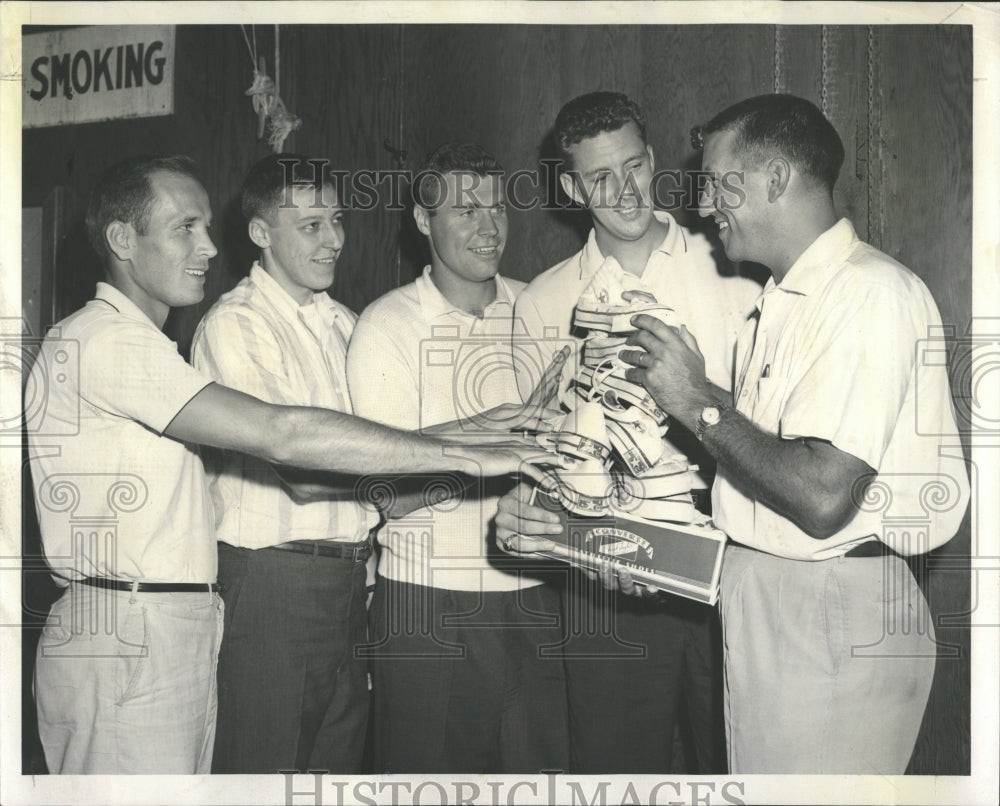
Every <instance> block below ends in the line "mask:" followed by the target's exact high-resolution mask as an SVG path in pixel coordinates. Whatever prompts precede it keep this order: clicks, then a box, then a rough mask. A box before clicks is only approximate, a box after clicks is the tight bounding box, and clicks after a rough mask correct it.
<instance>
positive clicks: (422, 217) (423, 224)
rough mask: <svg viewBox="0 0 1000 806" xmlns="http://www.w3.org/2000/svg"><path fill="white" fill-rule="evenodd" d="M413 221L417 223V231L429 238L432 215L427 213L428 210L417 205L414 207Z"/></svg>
mask: <svg viewBox="0 0 1000 806" xmlns="http://www.w3.org/2000/svg"><path fill="white" fill-rule="evenodd" d="M413 220H414V221H416V222H417V229H418V230H420V231H421V232H422V233H423V234H424V235H427V236H428V237H429V236H430V234H431V215H430V213H428V212H427V208H426V207H421V206H420V205H419V204H415V205H414V206H413Z"/></svg>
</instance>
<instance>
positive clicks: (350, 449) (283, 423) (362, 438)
mask: <svg viewBox="0 0 1000 806" xmlns="http://www.w3.org/2000/svg"><path fill="white" fill-rule="evenodd" d="M271 428H272V431H273V435H272V437H271V439H270V440H269V441H268V442H269V445H268V448H267V449H268V450H269V452H270V453H271V454H272V455H270V456H266V457H265V458H268V459H270V460H271V461H273V462H276V463H278V464H285V465H292V466H295V467H301V468H305V469H307V470H335V471H337V472H340V473H350V474H358V475H360V474H364V473H421V472H429V471H442V470H455V471H463V470H468V469H469V468H468V464H467V462H465V461H464V460H463V458H462V457H461V454H460V451H461V449H460V448H458V447H457V446H454V445H450V444H448V443H446V442H445V441H444V440H441V439H437V438H434V437H419V436H417V435H415V434H412V433H410V432H408V431H400V430H397V429H394V428H389V427H387V426H383V425H380V424H378V423H374V422H372V421H370V420H364V419H362V418H360V417H355V416H352V415H348V414H344V413H342V412H338V411H330V410H326V409H314V408H304V407H280V408H278V409H276V413H275V417H274V421H273V423H272V424H271Z"/></svg>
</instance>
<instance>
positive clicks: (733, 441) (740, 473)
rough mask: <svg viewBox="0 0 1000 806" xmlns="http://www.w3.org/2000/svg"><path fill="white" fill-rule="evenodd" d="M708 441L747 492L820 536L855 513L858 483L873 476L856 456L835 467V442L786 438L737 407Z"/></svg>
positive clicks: (710, 433) (711, 450)
mask: <svg viewBox="0 0 1000 806" xmlns="http://www.w3.org/2000/svg"><path fill="white" fill-rule="evenodd" d="M703 442H704V445H705V447H706V448H707V449H708V452H709V453H710V454H712V455H713V456H714V457H715V458H716V461H717V462H718V464H719V465H720V466H721V467H723V468H724V469H725V471H726V476H727V478H728V479H729V481H730V482H731V483H732V484H734V485H735V486H736V487H737V488H739V489H740V491H741V492H742V493H743V494H744V495H746V496H748V497H750V498H753V499H755V500H757V501H759V502H761V503H762V504H764V505H766V506H767V507H769V508H770V509H772V510H774V511H775V512H777V513H778V514H780V515H782V516H784V517H786V518H788V519H789V520H791V521H793V522H794V523H795V524H797V525H798V526H799V528H800V529H802V530H803V531H804V532H805V533H806V534H808V535H810V536H811V537H814V538H816V539H819V540H822V539H825V538H827V537H830V536H831V535H833V534H835V533H836V532H838V531H839V530H840V529H841V528H843V527H844V526H845V525H846V524H847V523H848V522H849V521H850V520H851V518H853V517H854V514H855V513H856V511H857V510H856V506H855V503H854V502H855V501H856V500H857V499H858V494H859V489H858V485H859V483H864V479H865V478H866V476H867V477H868V480H870V477H871V475H872V471H871V469H870V468H868V467H867V466H866V465H864V464H863V463H862V462H860V461H859V460H856V459H855V460H853V462H850V463H849V464H848V465H844V464H842V463H838V465H837V468H836V470H835V471H833V470H831V463H830V461H829V455H830V454H831V453H833V452H836V453H840V452H839V451H837V449H836V448H834V447H833V446H831V445H830V444H829V443H825V442H819V441H814V440H806V439H796V440H785V439H780V438H779V437H776V436H772V435H770V434H766V433H765V432H763V431H761V430H760V429H759V428H758V427H757V426H755V425H754V424H753V423H752V422H750V420H748V419H747V418H746V417H744V416H743V415H741V414H739V413H737V412H735V411H728V412H726V413H725V415H724V416H723V418H722V420H721V421H720V422H719V423H718V424H716V425H713V426H711V427H710V428H707V429H706V430H705V433H704V437H703ZM842 456H845V457H846V456H847V454H842ZM849 458H850V459H853V457H849Z"/></svg>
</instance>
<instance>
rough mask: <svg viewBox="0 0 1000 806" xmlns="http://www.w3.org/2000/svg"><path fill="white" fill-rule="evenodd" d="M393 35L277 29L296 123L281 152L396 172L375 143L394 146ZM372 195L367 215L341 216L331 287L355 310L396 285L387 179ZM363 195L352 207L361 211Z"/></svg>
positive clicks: (396, 31)
mask: <svg viewBox="0 0 1000 806" xmlns="http://www.w3.org/2000/svg"><path fill="white" fill-rule="evenodd" d="M401 33H402V29H401V28H400V27H399V26H372V25H351V26H325V25H324V26H307V25H297V26H290V27H289V28H287V29H282V53H283V57H282V63H283V65H287V67H284V66H283V68H282V73H283V75H284V74H285V73H286V71H287V80H286V79H285V78H283V79H282V86H283V89H282V95H283V97H284V100H285V102H286V103H287V104H288V107H289V109H291V110H292V111H293V112H294V113H295V114H297V115H298V116H299V117H301V118H302V128H301V129H300V130H299V131H297V132H294V133H293V134H292V135H291V136H290V137H289V138H288V141H287V142H286V145H285V147H286V149H287V150H295V151H300V152H303V153H306V154H309V155H310V156H317V157H325V158H327V159H329V160H330V163H331V165H332V166H333V167H334V168H335V169H337V170H344V171H349V172H350V173H351V174H356V173H357V172H359V171H385V170H389V169H393V168H396V167H397V166H396V164H395V161H394V159H393V157H392V155H391V154H390V153H389V152H388V151H387V150H386V149H385V147H384V145H383V143H384V142H385V141H386V140H388V141H389V142H390V143H395V142H396V140H397V138H398V132H399V115H400V89H399V86H398V80H399V58H400V52H399V43H400V37H401ZM285 87H287V90H286V89H284V88H285ZM369 184H373V185H374V184H375V182H374V181H373V182H371V183H369ZM379 189H380V190H384V192H385V195H384V196H382V195H380V196H379V198H378V200H377V203H376V204H375V206H374V207H372V209H367V210H366V209H351V210H349V211H348V213H347V215H346V216H345V222H346V223H345V232H346V240H345V246H344V251H343V254H342V255H341V259H340V260H339V261H338V263H337V276H336V279H335V281H334V285H333V288H332V289H331V294H332V295H333V296H334V298H336V299H337V300H339V301H340V302H343V303H344V304H345V305H347V306H348V307H349V308H351V309H352V310H354V311H357V312H360V311H361V310H362V309H363V308H364V307H365V305H367V304H368V303H369V302H371V301H372V300H374V299H376V298H377V297H379V296H381V295H382V294H384V293H386V292H387V291H389V290H390V289H392V288H395V287H396V285H397V284H398V274H399V271H398V262H399V250H398V243H397V241H398V233H399V224H400V213H399V212H398V211H393V210H391V209H388V208H389V206H390V205H389V203H388V196H389V195H390V185H389V183H388V181H385V182H384V183H379ZM363 195H365V194H359V195H358V197H357V198H358V201H359V202H360V203H361V204H362V205H363V206H368V204H369V202H368V200H366V199H364V198H362V196H363Z"/></svg>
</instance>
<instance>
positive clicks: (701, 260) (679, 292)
mask: <svg viewBox="0 0 1000 806" xmlns="http://www.w3.org/2000/svg"><path fill="white" fill-rule="evenodd" d="M654 215H655V216H656V218H657V220H658V221H660V222H662V223H664V224H666V225H667V227H668V229H667V235H666V237H665V238H664V240H663V243H662V244H660V246H659V247H658V248H657V249H656V250H654V251H653V253H652V254H651V255H650V256H649V260H648V261H647V263H646V267H645V269H644V270H643V272H642V275H641V276H640V277H639V278H638V279H639V289H640V290H643V291H647V292H648V293H650V294H652V295H653V296H654V297H655V298H656V300H657V302H661V303H663V304H665V305H669V306H670V307H672V308H673V309H674V310H675V311H676V312H677V314H678V316H679V318H680V320H681V321H682V322H684V323H685V324H686V325H687V328H688V330H689V331H690V332H691V333H692V334H693V335H694V337H695V339H697V341H698V346H699V348H700V349H701V351H702V354H703V355H704V356H705V371H706V374H707V375H708V379H709V380H710V381H711V382H712V383H714V384H716V385H717V386H720V387H721V388H723V389H727V390H728V389H731V388H732V370H733V345H734V344H735V342H736V337H737V335H739V332H740V330H742V328H743V325H744V324H745V322H746V320H747V317H749V316H750V314H751V313H752V312H753V310H754V301H755V300H756V299H757V296H758V295H759V294H760V285H758V284H757V283H755V282H754V281H752V280H750V279H748V278H746V277H741V276H739V275H732V276H726V275H722V274H720V273H719V269H718V267H717V266H716V264H715V260H714V258H713V257H712V246H711V244H710V243H709V242H708V240H707V239H705V238H704V237H703V236H701V235H698V234H694V233H691V232H689V231H688V230H686V229H685V228H684V227H682V226H680V224H678V223H677V222H676V221H675V220H674V217H673V216H671V215H670V214H669V213H666V212H663V211H660V210H657V211H655V213H654ZM610 261H613V262H617V261H615V258H613V257H605V256H604V255H603V254H602V253H601V250H600V248H599V247H598V245H597V236H596V234H595V233H594V231H593V230H591V232H590V237H589V238H588V240H587V243H586V245H585V246H584V247H583V249H581V250H580V251H579V252H577V253H576V254H575V255H573V256H572V257H570V258H567V259H566V260H564V261H563V262H562V263H558V264H557V265H555V266H553V267H552V268H551V269H548V270H547V271H545V272H543V273H542V274H540V275H538V277H536V278H535V279H534V280H532V281H531V282H530V283H529V284H528V287H527V288H525V290H524V291H522V292H521V294H520V296H518V298H517V306H516V313H515V316H516V325H515V333H523V334H524V335H526V336H527V337H528V339H529V340H531V341H533V342H536V343H538V342H547V343H548V345H547V346H546V347H545V349H544V351H543V352H544V355H538V356H535V355H534V354H533V353H532V352H531V350H529V349H519V348H520V345H519V344H518V343H517V342H515V350H514V360H515V363H516V365H517V369H518V379H517V380H518V388H519V389H520V391H521V395H522V396H527V395H528V394H530V392H531V390H532V389H534V387H535V385H536V384H537V383H538V379H539V378H540V372H541V371H544V369H545V366H547V364H548V359H550V358H551V356H552V354H553V353H555V352H556V351H557V350H558V349H559V348H560V347H561V346H562V345H563V344H566V343H567V340H569V339H570V338H571V337H574V336H576V338H574V339H573V342H574V343H575V344H576V346H577V347H579V344H581V343H582V338H580V337H579V334H575V333H574V332H573V310H574V308H575V307H576V303H577V300H579V298H580V294H581V293H582V292H583V291H584V289H585V288H586V287H587V286H588V285H589V284H590V281H591V279H592V278H593V276H594V275H595V274H596V273H597V272H598V271H599V270H600V269H601V267H602V266H603V265H604V264H605V263H607V262H610ZM576 364H577V361H568V362H567V367H566V370H565V373H567V374H571V373H573V372H575V371H576V370H575V365H576Z"/></svg>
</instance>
